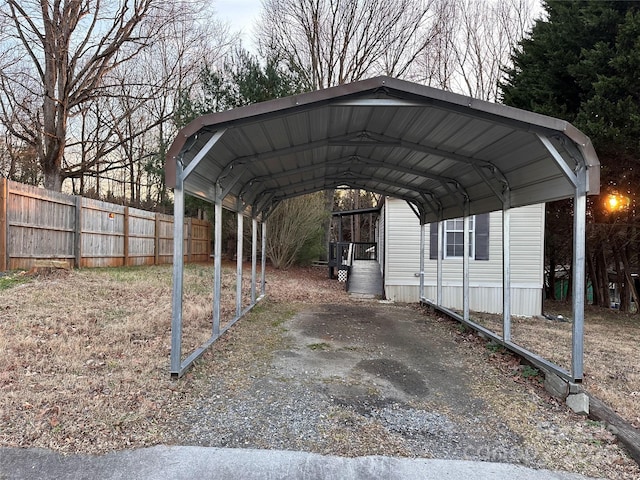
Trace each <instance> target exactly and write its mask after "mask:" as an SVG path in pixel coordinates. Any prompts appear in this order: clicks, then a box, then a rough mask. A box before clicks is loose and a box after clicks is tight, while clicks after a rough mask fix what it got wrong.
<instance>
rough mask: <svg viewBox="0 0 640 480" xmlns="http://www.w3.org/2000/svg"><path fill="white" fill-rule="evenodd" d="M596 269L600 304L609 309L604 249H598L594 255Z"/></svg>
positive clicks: (607, 276) (607, 277)
mask: <svg viewBox="0 0 640 480" xmlns="http://www.w3.org/2000/svg"><path fill="white" fill-rule="evenodd" d="M596 269H597V270H598V278H599V283H598V289H600V293H601V298H602V303H601V305H602V306H603V307H605V308H611V294H610V292H609V271H608V270H607V258H606V256H605V252H604V248H600V249H599V251H598V253H597V255H596Z"/></svg>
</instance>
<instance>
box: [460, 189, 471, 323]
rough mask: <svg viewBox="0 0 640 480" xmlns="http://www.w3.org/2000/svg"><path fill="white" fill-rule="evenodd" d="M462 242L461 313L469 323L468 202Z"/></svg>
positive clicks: (465, 207)
mask: <svg viewBox="0 0 640 480" xmlns="http://www.w3.org/2000/svg"><path fill="white" fill-rule="evenodd" d="M463 224H464V226H463V229H462V231H463V236H464V239H463V241H462V245H463V248H462V313H463V318H464V320H465V321H469V201H468V200H466V201H465V203H464V220H463Z"/></svg>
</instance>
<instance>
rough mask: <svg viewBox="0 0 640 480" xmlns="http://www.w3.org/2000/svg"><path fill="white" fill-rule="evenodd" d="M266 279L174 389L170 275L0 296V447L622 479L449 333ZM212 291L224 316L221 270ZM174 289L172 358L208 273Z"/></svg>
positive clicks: (204, 299) (517, 374) (42, 286)
mask: <svg viewBox="0 0 640 480" xmlns="http://www.w3.org/2000/svg"><path fill="white" fill-rule="evenodd" d="M267 278H268V284H267V293H268V295H269V296H268V300H266V301H264V302H262V303H261V304H260V305H259V306H258V307H256V309H254V311H252V312H251V314H250V315H249V316H248V317H247V318H245V319H243V320H242V321H240V322H238V323H237V324H236V325H235V326H234V327H233V328H232V329H231V330H230V331H229V332H227V334H225V336H224V337H223V338H221V339H220V340H219V341H218V342H216V344H215V345H214V346H213V347H212V349H211V350H210V351H208V352H207V353H206V354H205V356H204V357H203V358H202V359H201V360H200V361H199V362H198V363H197V364H196V365H195V366H194V368H193V369H191V370H190V371H189V372H188V373H187V375H185V377H183V378H182V379H181V380H179V381H172V380H170V378H169V375H168V355H169V331H170V292H171V270H170V267H145V268H136V269H134V268H125V269H102V270H81V271H74V272H68V273H63V274H60V275H59V276H49V277H36V278H29V279H27V281H26V282H24V283H22V281H19V282H13V281H12V282H11V285H10V286H9V288H5V289H3V290H0V310H1V312H2V313H0V350H1V351H2V352H4V353H3V355H2V356H0V420H2V429H0V445H4V446H22V447H27V446H29V447H33V446H38V447H45V448H52V449H55V450H57V451H60V452H86V453H102V452H107V451H111V450H118V449H123V448H134V447H140V446H148V445H156V444H161V443H185V444H202V445H225V446H238V447H243V446H248V445H254V446H257V447H259V448H285V449H302V450H308V451H317V452H319V453H336V454H339V455H350V456H353V455H367V454H385V455H400V456H434V457H444V458H480V459H485V460H494V461H509V462H516V463H522V464H526V465H532V466H541V467H546V468H551V469H561V470H567V471H573V472H577V473H583V474H586V475H591V476H598V477H604V478H611V479H617V478H620V479H627V478H629V479H631V478H639V477H640V469H638V466H637V465H636V464H635V463H634V462H633V461H632V460H630V459H629V458H628V457H627V456H626V455H625V453H624V452H623V451H622V450H621V449H620V447H619V446H618V445H617V443H616V440H615V437H614V436H613V435H611V433H610V432H608V431H607V430H606V428H604V426H603V425H601V424H598V423H595V422H591V421H589V420H587V419H585V418H582V417H579V416H576V415H574V414H572V413H571V412H569V411H568V410H567V408H566V406H564V405H563V404H561V403H559V402H557V401H556V400H554V399H553V398H550V397H549V396H548V395H546V393H545V392H544V390H543V389H542V388H541V386H540V378H539V377H538V376H537V375H536V372H534V371H531V370H530V369H527V367H526V366H523V365H521V364H520V362H519V361H518V360H517V359H515V358H514V357H512V356H510V355H507V354H505V353H504V352H501V351H499V350H496V349H494V348H493V347H492V346H490V345H487V344H486V342H484V341H482V340H480V339H478V337H477V336H476V335H474V334H472V333H471V332H468V331H465V330H464V329H462V328H460V327H459V325H457V324H455V323H453V322H451V321H449V320H446V319H442V318H439V317H438V316H435V315H428V314H426V312H424V311H422V310H420V309H417V308H414V307H410V306H398V305H388V304H384V303H382V304H379V303H362V302H355V301H353V300H351V299H349V298H348V296H347V295H346V294H345V292H344V291H343V290H342V285H340V284H339V283H338V282H335V281H330V280H328V279H327V278H326V271H325V270H324V269H313V268H310V269H301V270H295V271H291V272H275V271H268V272H267ZM0 280H1V279H0ZM223 283H224V287H225V292H226V293H225V297H224V302H225V303H224V305H223V306H224V308H223V313H224V314H225V315H226V316H230V315H231V313H232V311H233V305H234V301H233V292H234V291H235V287H234V276H233V271H232V270H229V271H228V272H226V273H225V277H224V281H223ZM0 285H1V282H0ZM185 285H186V288H185V291H186V292H187V293H186V294H185V337H184V342H183V343H184V351H185V353H186V352H188V351H190V349H191V348H194V347H196V346H198V345H199V344H200V343H201V342H202V339H206V338H207V336H208V335H209V334H210V320H209V319H210V312H211V286H210V285H211V268H210V265H202V266H198V265H194V266H189V267H188V269H187V272H186V273H185ZM244 291H245V292H247V291H248V288H244ZM298 407H301V409H300V408H298ZM252 417H253V418H252ZM216 442H217V443H216ZM252 442H253V443H252Z"/></svg>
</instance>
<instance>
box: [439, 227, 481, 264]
mask: <svg viewBox="0 0 640 480" xmlns="http://www.w3.org/2000/svg"><path fill="white" fill-rule="evenodd" d="M474 220H475V217H469V257H471V258H474V257H475V254H474V246H475V242H474V241H473V239H474V237H475V236H474V224H475V221H474ZM444 238H445V245H446V248H445V258H450V257H462V255H463V254H464V220H463V219H462V218H456V219H453V220H447V221H446V222H445V224H444Z"/></svg>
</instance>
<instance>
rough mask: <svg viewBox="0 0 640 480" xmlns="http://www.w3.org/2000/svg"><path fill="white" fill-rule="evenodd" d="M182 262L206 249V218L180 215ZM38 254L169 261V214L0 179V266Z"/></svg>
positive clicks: (82, 260)
mask: <svg viewBox="0 0 640 480" xmlns="http://www.w3.org/2000/svg"><path fill="white" fill-rule="evenodd" d="M184 231H185V238H184V251H185V252H186V253H185V255H184V260H185V262H206V261H209V260H210V255H211V224H210V223H209V222H206V221H203V220H197V219H194V218H188V219H185V229H184ZM38 260H63V261H67V262H68V264H69V266H75V267H114V266H123V265H153V264H163V263H171V262H172V261H173V217H172V216H171V215H164V214H161V213H154V212H147V211H145V210H139V209H137V208H132V207H125V206H122V205H116V204H113V203H107V202H102V201H100V200H92V199H89V198H83V197H78V196H72V195H65V194H62V193H58V192H52V191H49V190H44V189H42V188H37V187H32V186H30V185H23V184H21V183H17V182H13V181H10V180H6V179H4V178H1V179H0V271H4V270H14V269H28V268H31V267H32V266H33V265H34V263H35V262H36V261H38Z"/></svg>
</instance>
